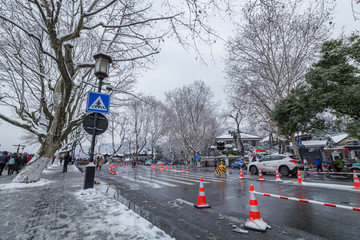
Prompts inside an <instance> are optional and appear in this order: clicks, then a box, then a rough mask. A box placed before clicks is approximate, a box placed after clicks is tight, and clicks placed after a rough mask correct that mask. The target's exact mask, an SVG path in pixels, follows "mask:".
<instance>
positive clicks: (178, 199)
mask: <svg viewBox="0 0 360 240" xmlns="http://www.w3.org/2000/svg"><path fill="white" fill-rule="evenodd" d="M176 201H178V202H183V203H185V204H187V205H190V206H194V203H192V202H188V201H186V200H184V199H181V198H177V199H176Z"/></svg>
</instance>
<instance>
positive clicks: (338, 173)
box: [300, 171, 353, 175]
mask: <svg viewBox="0 0 360 240" xmlns="http://www.w3.org/2000/svg"><path fill="white" fill-rule="evenodd" d="M300 172H304V173H319V174H337V175H347V174H353V173H348V172H314V171H300Z"/></svg>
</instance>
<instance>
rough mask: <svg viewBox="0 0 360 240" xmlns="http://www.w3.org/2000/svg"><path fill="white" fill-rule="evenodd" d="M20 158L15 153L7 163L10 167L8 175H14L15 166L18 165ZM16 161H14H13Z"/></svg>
mask: <svg viewBox="0 0 360 240" xmlns="http://www.w3.org/2000/svg"><path fill="white" fill-rule="evenodd" d="M17 158H18V157H17V154H16V153H13V154H12V155H11V156H10V158H9V161H8V162H7V166H8V175H11V174H13V173H14V170H15V165H16V162H17V161H18V160H16V159H17ZM13 160H14V161H13Z"/></svg>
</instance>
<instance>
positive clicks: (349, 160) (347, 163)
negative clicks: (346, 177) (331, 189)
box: [343, 158, 358, 168]
mask: <svg viewBox="0 0 360 240" xmlns="http://www.w3.org/2000/svg"><path fill="white" fill-rule="evenodd" d="M343 162H344V165H345V166H346V167H350V168H351V166H352V165H353V164H355V163H358V162H357V161H356V159H355V158H344V159H343Z"/></svg>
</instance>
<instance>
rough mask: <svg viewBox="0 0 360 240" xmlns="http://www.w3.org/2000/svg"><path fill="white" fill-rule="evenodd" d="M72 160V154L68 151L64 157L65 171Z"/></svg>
mask: <svg viewBox="0 0 360 240" xmlns="http://www.w3.org/2000/svg"><path fill="white" fill-rule="evenodd" d="M70 161H71V156H70V153H69V152H67V153H66V155H65V157H64V165H63V172H67V165H68V164H69V162H70Z"/></svg>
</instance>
